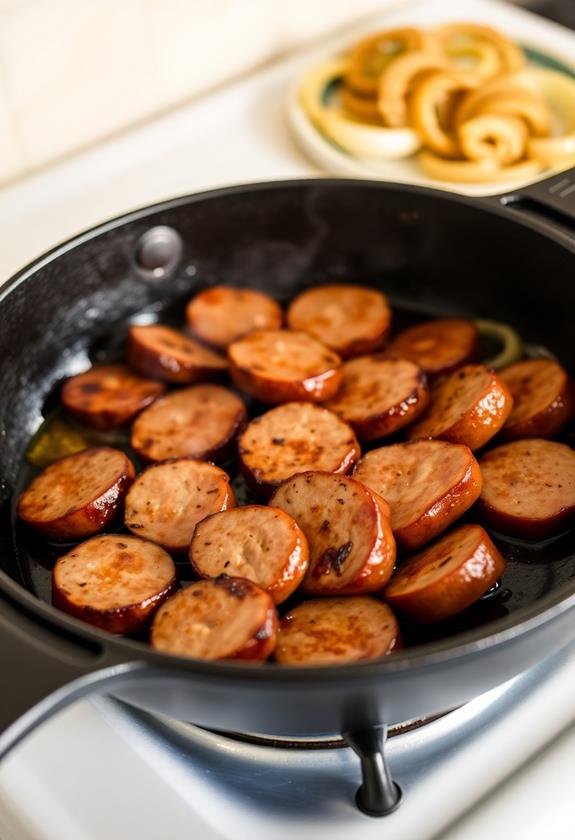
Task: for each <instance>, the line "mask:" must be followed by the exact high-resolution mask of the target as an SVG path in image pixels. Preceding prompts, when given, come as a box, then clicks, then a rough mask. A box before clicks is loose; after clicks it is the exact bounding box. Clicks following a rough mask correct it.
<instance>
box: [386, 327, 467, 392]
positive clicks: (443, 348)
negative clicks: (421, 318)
mask: <svg viewBox="0 0 575 840" xmlns="http://www.w3.org/2000/svg"><path fill="white" fill-rule="evenodd" d="M476 351H477V327H476V326H475V324H474V323H473V321H468V320H466V319H465V318H445V319H442V320H437V321H426V322H425V323H423V324H416V325H415V326H413V327H409V328H408V329H406V330H403V332H401V333H400V334H399V335H398V336H396V338H394V339H393V341H391V342H390V344H389V345H388V347H387V352H388V353H390V354H392V355H395V356H400V357H401V358H403V359H410V360H411V361H412V362H415V364H417V365H419V366H420V367H421V368H422V369H423V371H424V372H425V373H426V374H427V376H428V377H429V378H430V379H436V378H437V377H438V376H444V375H445V374H447V373H452V372H453V371H454V370H456V369H457V368H458V367H461V366H462V365H466V364H468V363H469V362H471V361H473V359H474V357H475V354H476Z"/></svg>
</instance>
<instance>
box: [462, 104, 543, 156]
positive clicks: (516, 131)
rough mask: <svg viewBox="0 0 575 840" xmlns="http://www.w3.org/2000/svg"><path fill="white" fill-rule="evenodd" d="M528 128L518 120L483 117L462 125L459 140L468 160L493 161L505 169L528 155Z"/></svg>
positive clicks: (495, 115)
mask: <svg viewBox="0 0 575 840" xmlns="http://www.w3.org/2000/svg"><path fill="white" fill-rule="evenodd" d="M527 137H528V134H527V126H526V125H525V123H524V122H523V120H521V119H518V118H517V117H507V116H500V115H498V114H480V115H479V116H477V117H472V118H471V119H470V120H466V122H464V123H461V125H460V126H459V127H458V129H457V141H458V143H459V148H460V149H461V152H462V154H463V156H464V157H466V158H467V159H468V160H494V161H496V162H497V163H499V164H501V165H502V166H507V165H508V164H510V163H515V162H516V161H518V160H521V158H522V157H524V156H525V149H526V145H527Z"/></svg>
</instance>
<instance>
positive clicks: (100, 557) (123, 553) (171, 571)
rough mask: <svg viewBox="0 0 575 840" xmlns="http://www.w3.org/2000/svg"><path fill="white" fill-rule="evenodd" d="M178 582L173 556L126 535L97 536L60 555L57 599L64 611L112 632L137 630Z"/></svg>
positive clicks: (55, 586) (54, 588)
mask: <svg viewBox="0 0 575 840" xmlns="http://www.w3.org/2000/svg"><path fill="white" fill-rule="evenodd" d="M176 586H177V579H176V567H175V565H174V561H173V560H172V558H171V557H170V555H169V554H168V553H167V552H166V551H164V550H163V548H160V547H159V546H158V545H154V543H151V542H147V541H146V540H141V539H139V538H138V537H127V536H126V535H125V534H117V535H116V534H114V535H112V534H107V535H105V536H101V537H92V539H91V540H87V542H84V543H81V545H77V546H76V548H74V549H72V551H70V552H68V554H64V555H63V556H62V557H60V558H58V560H57V561H56V565H55V566H54V571H53V573H52V600H53V603H54V606H56V607H58V608H59V609H61V610H63V611H64V612H67V613H69V614H70V615H73V616H74V617H75V618H80V619H82V621H87V622H88V624H95V625H96V627H100V628H101V629H102V630H108V631H109V632H110V633H118V634H126V633H134V632H135V631H136V630H139V629H140V628H141V627H142V626H143V625H145V624H146V623H147V622H148V620H149V619H150V618H151V616H152V614H153V613H154V612H155V610H156V609H157V608H158V607H159V606H160V604H161V603H163V601H165V600H166V598H168V596H169V595H171V593H172V592H173V591H174V590H175V588H176Z"/></svg>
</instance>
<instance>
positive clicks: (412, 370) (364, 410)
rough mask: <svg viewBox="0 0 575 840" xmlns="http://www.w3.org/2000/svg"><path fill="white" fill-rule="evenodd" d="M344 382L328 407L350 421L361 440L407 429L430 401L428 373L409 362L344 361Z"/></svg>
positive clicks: (366, 358)
mask: <svg viewBox="0 0 575 840" xmlns="http://www.w3.org/2000/svg"><path fill="white" fill-rule="evenodd" d="M342 372H343V382H342V386H341V388H340V389H339V391H338V393H337V394H336V395H335V397H332V399H331V400H328V401H327V402H326V404H325V405H326V408H329V409H331V411H335V413H336V414H339V415H340V417H343V419H344V420H347V422H348V423H350V425H351V426H353V429H354V430H355V433H356V435H357V436H358V438H359V439H360V440H377V438H382V437H386V435H391V434H393V433H394V432H397V431H398V430H399V429H402V428H403V427H404V426H407V424H408V423H411V422H412V421H413V420H415V418H416V417H419V415H420V414H421V413H422V411H424V409H425V408H426V406H427V403H428V402H429V391H428V388H427V380H426V378H425V374H424V373H423V371H422V370H421V368H420V367H418V366H417V365H415V364H414V363H413V362H410V361H408V360H407V359H389V358H385V357H384V356H382V355H375V356H360V358H358V359H352V360H351V361H350V362H345V364H344V365H343V367H342Z"/></svg>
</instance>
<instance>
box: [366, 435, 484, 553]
mask: <svg viewBox="0 0 575 840" xmlns="http://www.w3.org/2000/svg"><path fill="white" fill-rule="evenodd" d="M354 478H357V479H358V480H359V481H362V482H363V483H364V484H366V485H367V486H368V487H370V488H371V489H372V490H373V491H374V492H375V493H378V494H379V495H380V496H383V498H384V499H386V500H387V502H389V505H390V508H391V525H392V528H393V532H394V534H395V539H396V540H397V544H398V546H399V547H400V548H403V549H406V550H408V551H411V550H413V549H415V548H419V546H421V545H423V544H424V543H426V542H429V540H431V539H433V537H435V536H437V534H439V533H441V531H444V530H445V529H446V528H447V527H448V526H449V525H450V524H451V523H452V522H454V521H455V520H456V519H458V518H459V517H460V516H461V515H462V514H463V513H465V511H466V510H467V509H468V508H470V507H471V505H472V504H473V503H474V502H475V501H476V499H477V498H478V497H479V494H480V493H481V486H482V481H481V472H480V469H479V465H478V463H477V461H476V460H475V458H474V457H473V453H472V452H471V450H470V449H469V448H468V447H467V446H462V445H459V444H454V443H447V442H446V441H441V440H418V441H412V442H410V443H397V444H394V445H393V446H383V447H381V448H380V449H373V450H372V451H371V452H368V453H367V454H366V455H365V456H364V457H363V458H362V459H361V461H360V462H359V464H358V466H357V469H356V471H355V473H354Z"/></svg>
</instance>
